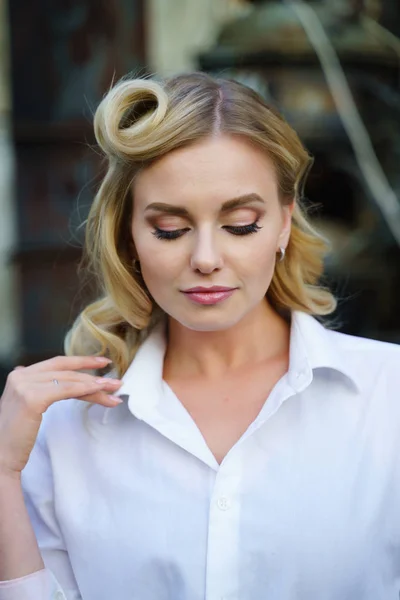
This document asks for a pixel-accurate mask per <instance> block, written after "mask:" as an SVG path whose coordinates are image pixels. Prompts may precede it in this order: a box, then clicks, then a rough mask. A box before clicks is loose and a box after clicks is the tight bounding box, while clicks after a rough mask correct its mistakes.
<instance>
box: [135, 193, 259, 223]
mask: <svg viewBox="0 0 400 600" xmlns="http://www.w3.org/2000/svg"><path fill="white" fill-rule="evenodd" d="M254 203H257V204H263V205H264V206H265V202H264V200H263V199H262V198H261V196H259V195H258V194H254V193H252V194H244V195H243V196H238V197H237V198H232V199H231V200H227V201H226V202H224V203H223V205H222V206H221V210H220V212H221V213H222V214H223V213H227V212H229V211H231V210H235V209H237V208H241V207H242V206H246V205H248V204H254ZM148 210H154V211H156V212H162V213H166V214H169V215H175V216H177V217H188V216H189V211H188V210H187V209H186V208H183V206H175V205H173V204H166V203H165V202H152V203H151V204H149V205H148V206H146V208H145V212H146V211H148Z"/></svg>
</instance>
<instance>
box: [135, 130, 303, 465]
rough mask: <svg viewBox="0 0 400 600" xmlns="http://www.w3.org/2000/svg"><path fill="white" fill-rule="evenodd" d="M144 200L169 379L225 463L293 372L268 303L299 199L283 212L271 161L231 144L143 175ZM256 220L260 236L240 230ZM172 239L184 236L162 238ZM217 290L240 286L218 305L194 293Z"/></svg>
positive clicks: (140, 199)
mask: <svg viewBox="0 0 400 600" xmlns="http://www.w3.org/2000/svg"><path fill="white" fill-rule="evenodd" d="M133 197H134V210H133V220H132V237H133V241H134V245H135V248H136V254H137V258H138V259H139V261H140V265H141V271H142V275H143V278H144V280H145V282H146V285H147V287H148V289H149V291H150V293H151V294H152V296H153V298H154V299H155V301H156V302H157V304H158V305H159V306H161V308H163V310H164V311H165V312H166V313H167V314H168V315H169V338H168V350H167V354H166V358H165V364H164V379H165V380H166V382H167V383H168V384H169V385H170V387H171V388H172V389H173V390H174V392H175V393H176V395H177V396H178V398H179V400H180V401H181V402H182V403H183V404H184V406H185V407H186V409H187V410H188V411H189V413H190V414H191V416H192V418H193V419H194V421H195V422H196V424H197V426H198V427H199V429H200V431H201V433H202V434H203V437H204V438H205V440H206V442H207V444H208V446H209V448H210V449H211V451H212V453H213V454H214V456H215V458H216V459H217V461H218V462H219V463H221V462H222V460H223V459H224V457H225V456H226V454H227V452H229V450H230V449H231V447H232V446H233V445H234V444H235V442H236V441H237V440H238V439H239V438H240V437H241V435H242V434H243V433H244V431H245V430H246V429H247V427H248V426H249V425H250V424H251V423H252V421H253V420H254V419H255V417H256V416H257V414H258V413H259V411H260V409H261V407H262V406H263V404H264V403H265V400H266V398H267V396H268V394H269V392H270V391H271V389H272V388H273V386H274V385H275V384H276V382H277V381H278V380H279V379H280V378H281V377H282V376H283V374H284V373H285V372H286V371H287V368H288V356H289V325H288V324H287V323H286V322H285V321H284V320H283V319H282V318H281V317H280V316H279V315H278V314H277V313H276V312H275V311H274V310H273V309H272V308H271V306H270V305H269V303H268V302H267V300H266V298H265V294H266V292H267V290H268V287H269V285H270V282H271V279H272V276H273V272H274V268H275V263H276V258H277V252H278V251H279V248H280V247H283V248H286V246H287V244H288V240H289V236H290V225H291V215H292V211H293V202H291V203H287V204H286V205H285V206H283V205H282V203H281V201H280V198H279V193H278V186H277V179H276V174H275V171H274V167H273V164H272V162H271V161H270V160H269V158H268V157H267V156H266V154H265V153H264V152H263V151H261V150H260V149H258V148H255V147H253V146H251V145H250V144H249V143H248V142H247V141H245V140H244V139H240V138H233V137H228V136H220V137H216V138H210V139H207V140H204V141H201V142H198V143H197V144H195V145H193V146H191V147H189V148H184V149H180V150H177V151H175V152H171V153H170V154H168V155H167V156H165V157H163V158H162V159H161V160H159V161H158V162H156V163H155V164H154V165H152V166H151V167H150V168H148V169H147V170H145V171H143V172H142V173H141V174H140V175H139V176H138V177H137V179H136V180H135V182H134V184H133ZM234 199H236V200H238V202H237V203H236V205H235V206H234V205H233V202H232V200H234ZM227 202H229V203H230V204H229V205H228V209H226V203H227ZM239 202H242V203H241V204H239ZM224 207H225V208H224ZM255 222H257V225H258V227H260V229H258V230H257V231H253V232H252V233H249V234H247V235H235V234H234V233H233V232H236V233H237V231H238V230H237V229H235V228H238V227H239V228H245V227H249V226H251V225H252V224H254V223H255ZM232 228H233V229H232ZM160 230H161V233H160ZM165 231H166V232H169V236H170V237H171V235H173V236H174V235H175V236H178V235H179V237H176V239H163V238H161V239H159V237H160V235H161V236H162V235H165V234H163V232H165ZM239 231H241V232H242V233H243V229H239ZM174 232H175V233H174ZM155 234H157V235H155ZM214 285H221V286H228V287H234V288H236V289H235V292H234V294H233V295H232V296H231V297H230V298H228V299H227V300H225V301H224V302H222V303H219V304H216V305H212V306H210V305H207V306H204V305H198V304H194V303H193V302H192V301H191V300H190V299H188V298H187V296H186V295H185V294H184V293H182V290H185V289H188V288H192V287H194V286H203V287H210V286H214Z"/></svg>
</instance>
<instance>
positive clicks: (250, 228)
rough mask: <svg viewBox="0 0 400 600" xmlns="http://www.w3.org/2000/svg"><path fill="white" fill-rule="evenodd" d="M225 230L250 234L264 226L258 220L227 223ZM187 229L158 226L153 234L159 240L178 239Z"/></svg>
mask: <svg viewBox="0 0 400 600" xmlns="http://www.w3.org/2000/svg"><path fill="white" fill-rule="evenodd" d="M223 229H224V230H225V231H227V232H228V233H231V234H232V235H250V234H251V233H257V232H258V231H259V230H260V229H262V227H261V226H260V225H258V222H257V221H255V222H254V223H250V224H249V225H225V226H224V227H223ZM187 231H190V229H189V228H188V227H186V228H184V229H173V230H167V229H160V228H159V227H156V228H155V230H154V231H152V234H153V235H154V236H155V237H156V238H157V239H158V240H177V239H178V238H180V237H182V236H183V235H184V234H185V233H186V232H187Z"/></svg>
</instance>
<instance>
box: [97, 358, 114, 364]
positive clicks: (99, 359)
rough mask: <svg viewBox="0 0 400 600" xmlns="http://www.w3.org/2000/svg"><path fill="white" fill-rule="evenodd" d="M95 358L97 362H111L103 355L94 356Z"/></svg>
mask: <svg viewBox="0 0 400 600" xmlns="http://www.w3.org/2000/svg"><path fill="white" fill-rule="evenodd" d="M95 360H97V362H101V363H108V364H109V363H111V362H112V360H111V358H106V357H105V356H95Z"/></svg>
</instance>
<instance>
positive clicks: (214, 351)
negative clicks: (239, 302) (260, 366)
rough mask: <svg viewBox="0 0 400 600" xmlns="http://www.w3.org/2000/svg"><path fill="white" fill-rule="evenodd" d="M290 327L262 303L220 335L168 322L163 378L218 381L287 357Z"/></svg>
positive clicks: (172, 321)
mask: <svg viewBox="0 0 400 600" xmlns="http://www.w3.org/2000/svg"><path fill="white" fill-rule="evenodd" d="M289 337H290V327H289V325H288V323H287V322H286V321H285V320H284V319H283V318H282V317H281V316H280V315H278V314H277V313H276V312H275V311H274V310H273V309H272V307H271V306H270V305H269V304H268V303H267V302H266V301H265V302H262V303H260V305H259V306H257V307H256V308H255V309H254V310H253V311H251V313H249V314H248V315H246V317H244V318H243V319H242V320H241V321H240V322H239V323H237V324H236V325H234V326H232V327H230V328H229V329H225V330H222V331H193V330H191V329H188V328H187V327H184V326H183V325H182V324H180V323H178V322H177V321H175V320H173V319H170V320H169V322H168V349H167V353H166V356H165V360H164V377H165V378H168V379H174V378H178V377H179V378H182V377H183V378H186V377H196V376H201V377H205V378H208V379H216V378H219V377H221V376H223V375H225V374H227V373H229V372H233V371H238V370H240V369H243V368H245V367H250V366H254V365H255V364H257V363H261V362H263V361H268V360H271V359H274V358H277V357H280V356H284V355H287V356H288V354H289Z"/></svg>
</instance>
